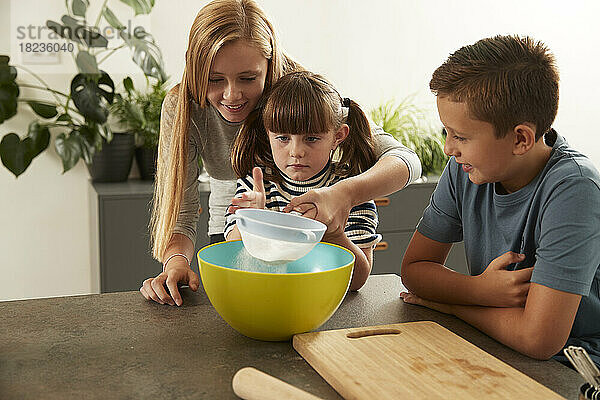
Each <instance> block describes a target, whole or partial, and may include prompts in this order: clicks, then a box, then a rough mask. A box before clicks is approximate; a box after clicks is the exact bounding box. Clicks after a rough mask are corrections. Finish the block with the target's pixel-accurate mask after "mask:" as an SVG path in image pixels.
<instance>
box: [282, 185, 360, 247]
mask: <svg viewBox="0 0 600 400" xmlns="http://www.w3.org/2000/svg"><path fill="white" fill-rule="evenodd" d="M340 183H341V182H340ZM338 184H339V183H336V184H335V185H333V186H329V187H324V188H319V189H313V190H310V191H308V192H306V193H305V194H303V195H301V196H298V197H295V198H293V199H292V201H291V202H290V203H289V204H288V205H287V206H286V207H285V208H284V209H283V212H291V211H296V212H298V213H300V214H302V215H303V216H305V217H308V218H312V219H316V220H317V221H320V222H322V223H324V224H325V225H327V232H326V234H325V235H326V236H329V235H333V236H336V235H340V234H342V233H344V228H346V222H347V221H348V215H349V214H350V210H351V209H352V201H351V198H350V196H349V195H348V194H347V193H345V191H344V188H343V187H341V186H338Z"/></svg>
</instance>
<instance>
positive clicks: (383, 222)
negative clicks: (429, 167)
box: [371, 179, 468, 275]
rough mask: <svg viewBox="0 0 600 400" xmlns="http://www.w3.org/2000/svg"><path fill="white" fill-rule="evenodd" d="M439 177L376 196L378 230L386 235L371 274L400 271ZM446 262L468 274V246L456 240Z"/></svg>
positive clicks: (376, 255)
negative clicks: (379, 196)
mask: <svg viewBox="0 0 600 400" xmlns="http://www.w3.org/2000/svg"><path fill="white" fill-rule="evenodd" d="M436 184H437V180H436V179H433V180H430V181H428V182H426V183H415V184H412V185H409V186H408V187H406V188H404V189H402V190H400V191H399V192H396V193H393V194H391V195H389V196H386V197H382V198H378V199H375V204H377V211H378V214H379V227H378V228H377V232H378V233H379V234H381V236H382V237H383V238H382V239H381V242H379V243H378V244H377V246H376V247H375V250H374V252H373V259H374V261H373V270H372V271H371V274H389V273H393V274H398V275H399V274H400V264H401V263H402V257H404V252H405V251H406V248H407V247H408V243H409V242H410V239H411V238H412V235H413V233H414V231H415V228H416V226H417V223H418V222H419V220H420V219H421V216H422V215H423V211H424V210H425V207H427V205H428V204H429V199H430V198H431V194H432V193H433V190H434V189H435V186H436ZM446 265H447V266H448V267H449V268H452V269H453V270H455V271H457V272H460V273H463V274H467V273H468V267H467V261H466V258H465V248H464V245H463V243H462V242H460V243H455V244H454V246H452V250H451V251H450V254H449V255H448V259H447V261H446Z"/></svg>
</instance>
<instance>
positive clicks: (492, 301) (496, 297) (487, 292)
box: [476, 251, 533, 307]
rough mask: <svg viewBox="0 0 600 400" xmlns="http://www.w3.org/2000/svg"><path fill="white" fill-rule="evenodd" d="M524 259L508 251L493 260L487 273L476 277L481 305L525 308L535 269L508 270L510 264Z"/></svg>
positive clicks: (486, 270)
mask: <svg viewBox="0 0 600 400" xmlns="http://www.w3.org/2000/svg"><path fill="white" fill-rule="evenodd" d="M524 259H525V255H524V254H517V253H514V252H512V251H508V252H506V253H504V254H502V255H501V256H500V257H497V258H495V259H493V260H492V262H490V264H489V265H488V266H487V268H486V269H485V271H483V273H482V274H481V275H478V276H476V282H477V293H479V297H478V298H479V299H480V300H481V301H480V303H481V304H480V305H482V306H489V307H524V306H525V301H526V300H527V293H528V292H529V286H530V285H531V284H530V282H529V280H530V279H531V273H532V272H533V267H529V268H524V269H520V270H517V271H507V270H506V267H508V266H509V265H510V264H513V263H517V262H520V261H523V260H524Z"/></svg>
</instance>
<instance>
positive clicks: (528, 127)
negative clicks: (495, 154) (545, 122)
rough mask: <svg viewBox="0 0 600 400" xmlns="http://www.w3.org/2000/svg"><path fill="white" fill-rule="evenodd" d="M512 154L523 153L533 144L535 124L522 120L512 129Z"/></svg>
mask: <svg viewBox="0 0 600 400" xmlns="http://www.w3.org/2000/svg"><path fill="white" fill-rule="evenodd" d="M512 133H513V136H514V144H513V154H515V155H519V156H520V155H523V154H525V153H527V152H528V151H529V150H530V149H531V148H532V147H533V146H534V145H535V125H534V124H532V123H529V122H524V123H522V124H519V125H517V126H515V128H514V129H513V132H512Z"/></svg>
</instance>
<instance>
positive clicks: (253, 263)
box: [233, 239, 289, 274]
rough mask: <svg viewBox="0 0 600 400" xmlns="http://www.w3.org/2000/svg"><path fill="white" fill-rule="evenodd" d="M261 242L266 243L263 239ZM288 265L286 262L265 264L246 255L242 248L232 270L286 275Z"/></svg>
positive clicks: (244, 249) (246, 252) (248, 254)
mask: <svg viewBox="0 0 600 400" xmlns="http://www.w3.org/2000/svg"><path fill="white" fill-rule="evenodd" d="M263 240H264V241H268V240H265V239H263ZM288 264H289V263H288V262H287V261H280V262H278V261H274V262H266V261H263V260H259V259H258V258H255V257H252V255H251V254H250V253H248V251H247V250H246V248H242V250H241V251H240V252H239V253H238V255H237V256H236V257H235V259H234V260H233V268H235V269H239V270H240V271H250V272H267V273H272V274H285V273H287V272H288Z"/></svg>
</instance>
